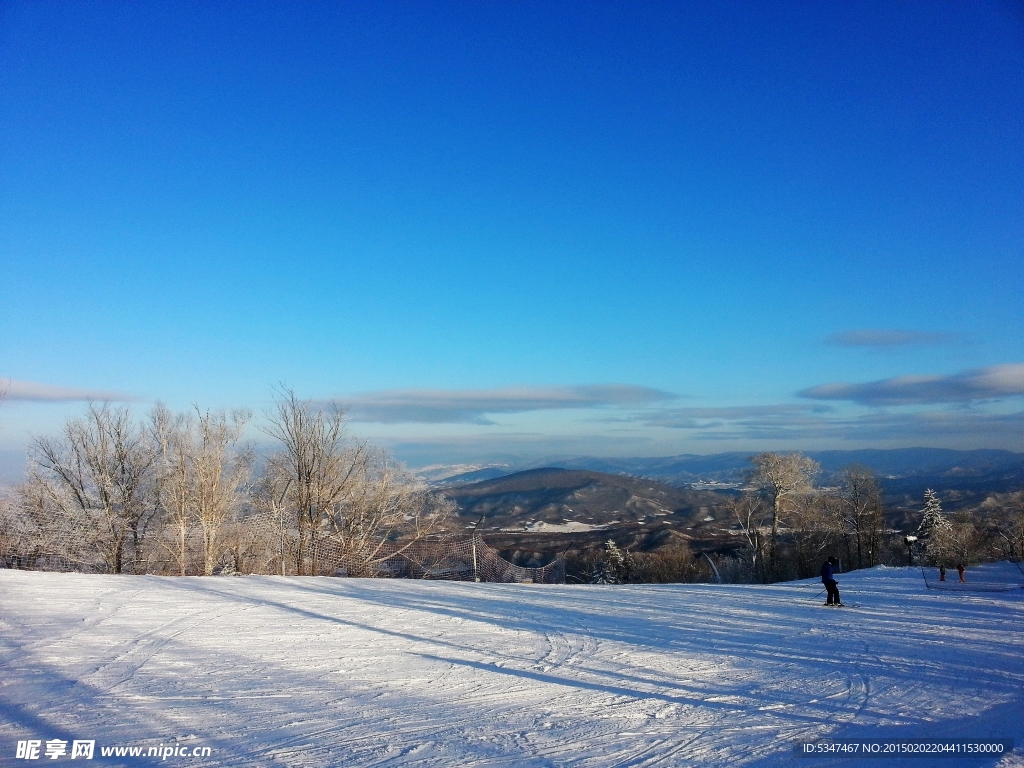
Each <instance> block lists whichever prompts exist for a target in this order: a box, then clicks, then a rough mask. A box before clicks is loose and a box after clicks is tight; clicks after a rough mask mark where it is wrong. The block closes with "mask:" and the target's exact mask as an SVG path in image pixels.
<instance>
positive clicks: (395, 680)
mask: <svg viewBox="0 0 1024 768" xmlns="http://www.w3.org/2000/svg"><path fill="white" fill-rule="evenodd" d="M990 567H991V568H999V567H1000V566H990ZM1011 567H1012V566H1011ZM979 570H980V569H979ZM841 586H842V589H843V593H844V595H847V596H849V597H851V598H853V599H854V600H855V601H856V602H857V603H859V604H860V607H859V608H848V609H824V608H822V607H820V599H819V598H818V597H816V596H815V593H816V592H818V591H819V589H820V585H817V584H815V583H812V582H792V583H788V584H776V585H769V586H748V585H721V586H720V585H658V586H653V585H652V586H571V585H567V586H550V585H548V586H542V585H504V584H470V583H445V582H427V581H405V580H361V579H331V578H281V577H269V576H267V577H240V578H169V577H152V576H97V575H83V574H55V573H32V572H23V571H0V668H2V676H0V764H3V765H7V764H12V765H13V764H20V765H27V764H32V763H30V762H26V761H24V760H15V759H14V755H15V743H16V741H17V740H18V739H32V738H34V739H43V740H45V739H51V738H61V739H66V740H71V739H96V740H97V757H96V760H97V761H98V763H99V764H103V765H119V764H124V765H135V766H138V765H143V764H152V763H155V762H160V761H159V760H155V759H154V758H145V757H143V758H131V759H130V758H122V759H121V762H120V763H119V762H118V760H117V759H115V758H101V757H100V756H99V753H98V747H99V746H100V745H103V746H115V745H142V746H144V747H149V746H156V745H157V744H160V743H163V744H174V743H180V744H188V745H190V746H192V745H200V746H209V747H211V748H212V750H213V756H212V757H209V758H203V759H199V758H184V757H177V758H174V757H172V758H170V759H169V760H168V761H167V764H192V765H203V766H243V765H244V766H248V765H258V766H263V765H266V766H346V767H347V766H360V767H361V766H402V767H403V768H404V767H405V766H444V767H445V768H449V767H450V766H472V767H475V768H477V767H478V768H482V767H484V766H517V767H518V766H522V767H524V768H532V767H534V766H578V767H580V768H584V767H587V768H590V767H594V768H596V767H598V766H600V767H601V768H604V767H611V766H645V767H651V768H654V767H655V766H676V765H730V766H733V765H736V766H741V765H742V766H762V765H779V764H794V765H805V766H808V767H810V766H814V765H830V766H832V765H860V766H864V768H867V767H868V766H871V768H879V767H880V766H885V765H901V764H911V765H917V766H921V768H925V766H926V764H927V763H928V761H921V760H919V759H917V760H909V761H906V760H905V761H904V762H903V763H900V762H898V761H886V760H880V759H870V760H868V761H864V760H856V759H848V760H841V759H823V758H801V759H796V758H793V757H792V742H793V741H796V740H799V741H810V740H813V739H817V738H821V737H825V736H830V737H833V738H911V737H934V738H985V737H991V738H1013V739H1015V740H1016V742H1017V745H1018V754H1019V751H1020V748H1021V747H1024V725H1022V722H1021V720H1022V718H1021V717H1020V712H1021V711H1022V704H1024V651H1022V649H1024V622H1022V619H1024V591H1021V590H1017V591H1015V592H1005V593H996V594H984V593H979V594H972V593H955V594H949V593H937V592H935V591H929V590H927V589H925V586H924V584H923V582H922V580H921V578H920V573H919V572H918V571H917V570H916V569H901V568H876V569H871V570H869V571H860V572H854V573H850V574H845V575H843V576H842V577H841ZM63 759H64V760H66V759H67V757H65V758H63ZM60 762H61V761H47V764H59V763H60ZM76 764H77V763H76ZM940 764H941V765H942V766H949V767H950V768H953V767H954V766H957V765H971V766H994V765H997V764H998V765H999V766H1001V767H1002V768H1007V767H1008V766H1024V760H1022V759H1021V758H1020V757H1018V756H1016V755H1011V756H1004V757H1003V758H1002V759H1001V761H1000V760H998V759H996V758H983V759H973V760H957V759H943V760H941V761H940Z"/></svg>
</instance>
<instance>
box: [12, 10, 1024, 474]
mask: <svg viewBox="0 0 1024 768" xmlns="http://www.w3.org/2000/svg"><path fill="white" fill-rule="evenodd" d="M1022 128H1024V11H1022V10H1021V6H1020V4H1019V3H1011V2H976V3H973V2H972V3H967V2H964V3H933V2H921V3H915V2H907V3H898V4H896V3H887V2H877V3H872V2H855V3H849V2H794V3H777V2H765V3H721V4H697V3H693V4H687V3H660V2H651V3H600V2H580V3H551V2H536V3H530V2H516V3H511V2H508V3H504V2H484V3H469V2H466V3H398V2H395V3H387V2H383V3H382V2H373V3H358V2H351V3H333V2H324V3H317V2H305V3H285V2H262V3H260V2H254V3H227V2H223V3H220V2H209V3H206V2H204V3H199V2H194V3H185V2H182V3H170V2H165V3H161V2H152V3H135V2H131V3H129V2H79V3H49V2H4V3H3V4H2V5H0V267H2V271H0V275H2V278H0V385H3V386H5V387H6V389H7V397H6V399H5V400H4V401H3V402H2V404H0V450H5V451H7V452H8V453H9V454H10V455H14V454H17V453H18V452H19V451H22V449H23V446H24V445H25V444H26V442H27V440H28V436H29V435H30V434H32V433H36V434H38V433H43V432H50V431H53V430H55V429H57V428H58V427H59V424H60V422H61V420H62V419H63V418H65V417H66V416H67V415H69V414H74V413H77V412H79V411H80V410H81V408H82V400H83V399H88V398H90V397H93V398H103V397H112V398H119V399H124V400H127V401H129V402H131V403H132V404H133V408H135V409H137V410H138V412H139V414H140V415H141V414H143V413H144V412H145V411H146V410H147V409H148V408H149V407H150V405H151V403H152V402H153V401H155V400H157V399H161V400H163V401H165V402H167V403H168V404H169V405H171V406H172V407H174V408H186V407H188V406H189V405H190V404H192V403H198V404H199V405H201V406H202V407H210V408H217V407H235V406H247V407H250V408H252V409H253V411H254V412H255V413H256V414H257V417H258V416H259V414H260V413H262V411H263V410H264V409H265V408H266V407H267V406H268V404H269V402H270V399H271V397H272V388H273V387H274V386H275V385H278V384H282V383H283V384H284V385H286V386H288V387H293V388H294V389H295V390H296V392H297V393H298V394H299V395H300V396H302V397H308V398H312V399H318V400H320V399H324V400H326V399H332V398H335V399H338V400H340V401H341V402H343V403H345V404H346V405H347V406H348V407H349V409H350V416H351V418H352V430H353V432H354V433H355V434H358V435H362V436H365V437H368V438H372V439H374V440H377V441H380V442H382V443H384V444H387V445H389V446H391V447H393V448H394V450H395V451H396V453H397V454H398V456H399V457H400V458H404V459H406V460H408V461H409V462H410V463H412V464H414V465H422V464H428V463H433V462H449V461H450V462H455V461H487V460H493V459H494V458H495V457H498V456H519V457H528V456H533V457H542V456H549V455H550V456H556V455H560V454H595V455H668V454H676V453H714V452H718V451H723V450H748V449H749V450H761V449H812V448H844V447H850V448H856V447H867V446H870V447H897V446H910V445H930V446H941V447H961V448H969V447H1003V448H1011V449H1014V450H1024V339H1022V334H1021V329H1022V328H1024V323H1022V321H1024V292H1022V288H1024V280H1022V278H1024V223H1022V222H1024V216H1022V214H1024V140H1022V139H1024V132H1022ZM3 382H6V384H3ZM256 434H257V433H254V435H256Z"/></svg>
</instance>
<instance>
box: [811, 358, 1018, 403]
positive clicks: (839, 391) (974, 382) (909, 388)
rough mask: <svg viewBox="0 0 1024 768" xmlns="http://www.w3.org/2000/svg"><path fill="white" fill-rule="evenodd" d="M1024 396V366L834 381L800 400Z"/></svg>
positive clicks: (904, 400)
mask: <svg viewBox="0 0 1024 768" xmlns="http://www.w3.org/2000/svg"><path fill="white" fill-rule="evenodd" d="M1019 395H1024V363H1007V364H1004V365H993V366H989V367H987V368H975V369H973V370H969V371H961V372H960V373H954V374H950V375H946V376H895V377H893V378H889V379H879V380H878V381H869V382H865V383H862V384H851V383H847V382H832V383H830V384H819V385H818V386H815V387H808V388H807V389H803V390H801V391H799V392H797V396H798V397H805V398H809V399H812V400H847V401H850V402H854V403H859V404H861V405H869V406H885V405H921V404H926V403H969V402H973V401H978V400H994V399H998V398H1004V397H1014V396H1019Z"/></svg>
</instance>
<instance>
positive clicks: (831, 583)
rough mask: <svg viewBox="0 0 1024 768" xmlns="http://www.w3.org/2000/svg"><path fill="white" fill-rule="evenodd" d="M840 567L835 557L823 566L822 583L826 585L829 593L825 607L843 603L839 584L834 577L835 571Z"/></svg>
mask: <svg viewBox="0 0 1024 768" xmlns="http://www.w3.org/2000/svg"><path fill="white" fill-rule="evenodd" d="M836 565H838V562H837V561H836V559H835V558H834V557H830V558H829V559H828V560H826V561H825V564H824V565H823V566H821V583H822V584H824V585H825V590H826V591H827V592H828V598H827V599H826V600H825V605H842V604H843V603H842V602H841V601H840V599H839V584H837V583H836V580H835V579H834V578H833V577H832V574H833V569H834V568H835V566H836Z"/></svg>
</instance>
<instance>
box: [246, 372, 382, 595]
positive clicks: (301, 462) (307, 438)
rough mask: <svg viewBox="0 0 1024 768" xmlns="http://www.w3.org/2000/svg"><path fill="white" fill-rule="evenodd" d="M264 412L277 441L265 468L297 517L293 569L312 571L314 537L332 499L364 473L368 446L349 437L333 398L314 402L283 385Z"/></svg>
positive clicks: (347, 491)
mask: <svg viewBox="0 0 1024 768" xmlns="http://www.w3.org/2000/svg"><path fill="white" fill-rule="evenodd" d="M266 416H267V421H268V425H267V426H266V427H265V428H264V431H265V432H266V433H267V434H268V435H270V436H271V437H273V438H276V439H277V440H278V441H279V442H280V444H281V449H280V450H279V451H278V452H277V453H275V454H274V455H272V456H271V457H270V459H269V460H268V462H267V470H266V471H267V473H268V474H270V475H273V476H276V477H277V478H278V479H279V481H280V480H283V481H284V482H283V483H282V485H286V486H287V491H286V493H285V503H287V504H288V506H289V507H290V508H291V510H292V511H293V514H294V516H295V518H294V519H296V520H297V523H298V526H297V527H298V542H297V546H296V552H295V565H296V572H297V573H298V574H299V575H309V574H315V573H318V572H319V570H320V568H319V563H318V562H317V554H318V547H317V540H318V538H319V537H320V536H321V535H322V534H323V532H324V529H325V527H326V524H327V520H328V516H329V515H330V514H331V511H332V510H333V509H334V506H335V504H337V503H339V502H340V501H342V500H343V499H344V498H345V497H346V496H348V495H349V494H351V493H352V492H353V486H354V485H355V484H356V483H357V482H359V478H360V477H361V476H364V475H365V473H366V465H367V462H368V460H369V456H368V453H369V449H368V446H367V445H366V443H364V442H361V441H358V440H352V439H350V438H349V437H348V434H347V431H346V429H345V411H344V410H342V409H341V408H340V407H339V406H338V405H337V404H335V403H329V404H327V405H326V406H317V405H314V404H313V403H312V402H310V401H303V400H299V399H298V397H296V395H295V392H294V391H293V390H282V391H281V392H280V393H279V397H278V399H277V401H276V403H275V407H274V409H273V410H272V411H271V412H270V413H268V414H266Z"/></svg>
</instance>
